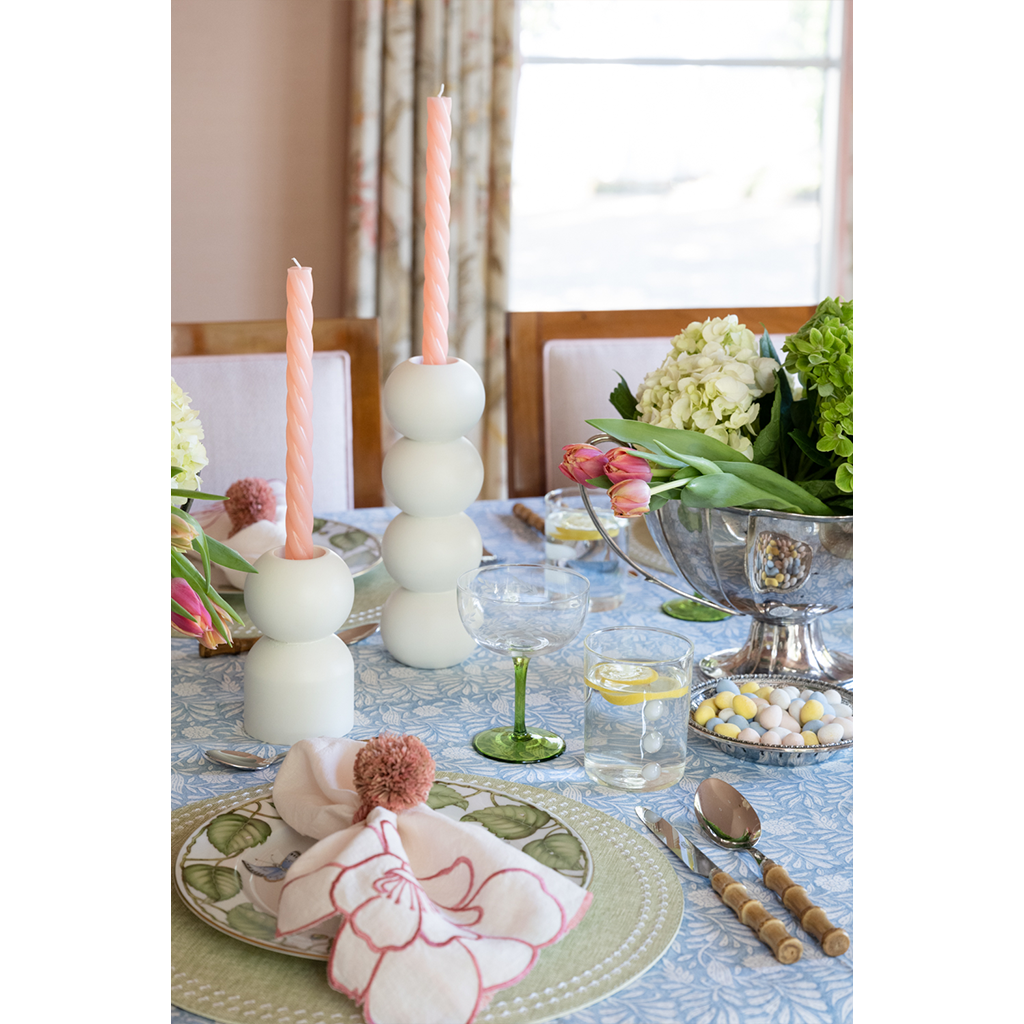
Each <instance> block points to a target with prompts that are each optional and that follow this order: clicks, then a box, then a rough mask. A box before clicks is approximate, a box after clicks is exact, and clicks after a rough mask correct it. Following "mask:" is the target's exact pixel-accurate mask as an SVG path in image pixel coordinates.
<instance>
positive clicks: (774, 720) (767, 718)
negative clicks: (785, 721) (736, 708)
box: [757, 704, 782, 729]
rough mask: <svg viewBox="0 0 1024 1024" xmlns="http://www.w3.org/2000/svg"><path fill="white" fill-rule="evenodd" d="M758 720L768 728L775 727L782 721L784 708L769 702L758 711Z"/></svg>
mask: <svg viewBox="0 0 1024 1024" xmlns="http://www.w3.org/2000/svg"><path fill="white" fill-rule="evenodd" d="M757 720H758V722H760V723H761V725H763V726H764V727H765V728H766V729H774V728H775V726H777V725H778V724H779V723H780V722H781V721H782V708H780V707H779V706H778V704H769V705H768V707H766V708H762V709H761V710H760V711H758V713H757Z"/></svg>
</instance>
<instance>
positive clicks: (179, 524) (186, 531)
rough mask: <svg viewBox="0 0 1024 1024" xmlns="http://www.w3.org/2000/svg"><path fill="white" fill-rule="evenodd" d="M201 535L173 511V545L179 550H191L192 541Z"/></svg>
mask: <svg viewBox="0 0 1024 1024" xmlns="http://www.w3.org/2000/svg"><path fill="white" fill-rule="evenodd" d="M198 536H199V533H198V531H197V530H196V528H195V527H194V526H193V525H192V524H191V523H190V522H188V520H186V519H182V518H181V516H176V515H175V514H174V513H173V512H172V513H171V547H172V548H174V549H175V550H177V551H191V550H192V541H193V540H194V539H195V538H196V537H198ZM186 585H187V584H186Z"/></svg>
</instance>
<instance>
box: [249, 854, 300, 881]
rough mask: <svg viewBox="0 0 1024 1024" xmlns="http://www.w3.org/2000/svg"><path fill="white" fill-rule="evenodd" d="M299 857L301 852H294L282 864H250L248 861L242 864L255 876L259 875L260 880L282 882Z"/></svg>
mask: <svg viewBox="0 0 1024 1024" xmlns="http://www.w3.org/2000/svg"><path fill="white" fill-rule="evenodd" d="M298 856H299V851H298V850H292V852H291V853H289V854H288V856H287V857H285V859H284V860H283V861H281V863H280V864H250V863H249V862H248V861H247V860H243V861H242V864H243V865H244V866H245V868H246V869H247V870H248V871H251V872H252V873H253V874H254V875H259V876H260V878H265V879H266V880H267V881H268V882H280V881H281V879H283V878H284V876H285V874H286V873H287V871H288V869H289V868H290V867H291V866H292V864H294V863H295V861H296V860H297V859H298Z"/></svg>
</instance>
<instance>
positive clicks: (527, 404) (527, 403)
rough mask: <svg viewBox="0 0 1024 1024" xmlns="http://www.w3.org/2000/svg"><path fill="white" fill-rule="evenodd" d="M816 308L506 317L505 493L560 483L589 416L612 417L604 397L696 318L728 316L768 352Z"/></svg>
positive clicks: (656, 361) (587, 432)
mask: <svg viewBox="0 0 1024 1024" xmlns="http://www.w3.org/2000/svg"><path fill="white" fill-rule="evenodd" d="M814 309H815V307H814V306H777V307H734V308H732V309H712V308H707V309H644V310H592V311H587V312H540V313H509V314H508V316H507V321H506V328H507V329H506V338H505V346H506V382H507V383H506V386H507V400H506V401H507V414H508V430H507V435H508V479H509V497H512V498H523V497H531V496H535V495H539V494H544V493H546V491H548V490H550V489H551V488H552V487H559V486H561V485H562V484H563V483H565V482H566V481H565V477H564V476H562V474H561V473H559V471H558V464H559V463H560V462H561V460H562V448H563V446H564V445H567V444H572V443H574V442H577V441H586V439H587V438H588V437H590V436H592V435H593V433H594V429H593V427H590V426H588V424H587V422H586V421H587V420H588V419H608V418H614V417H616V416H617V415H618V414H617V413H616V412H615V410H614V408H613V407H612V405H611V404H610V402H609V401H608V396H609V395H610V394H611V392H612V390H613V389H614V388H615V386H616V384H618V382H619V378H618V375H617V373H616V371H618V372H619V373H621V374H622V375H623V376H624V377H625V378H626V382H627V384H628V385H629V387H630V388H631V389H635V388H636V387H637V386H638V385H639V384H640V382H641V380H642V379H643V378H644V376H646V375H647V374H648V373H650V372H651V370H654V369H656V368H657V367H658V366H660V365H661V363H662V361H663V360H664V358H665V356H666V355H667V354H668V350H669V345H670V342H671V339H672V338H673V337H675V336H676V335H677V334H679V333H680V331H682V330H683V329H684V328H685V327H687V326H688V325H689V324H691V323H693V322H694V321H703V320H706V319H708V317H724V316H729V315H731V314H735V315H736V316H737V317H738V318H739V321H740V323H742V324H746V326H747V327H749V328H750V330H752V331H753V332H754V333H755V334H757V335H760V334H761V331H762V330H764V329H766V328H767V330H768V333H769V334H770V335H772V337H773V340H774V341H775V343H776V347H777V348H778V347H779V344H780V342H781V340H782V338H784V336H785V335H787V334H792V333H794V332H795V331H796V330H798V329H799V328H800V327H801V326H803V324H804V323H806V322H807V320H808V319H810V317H811V316H812V315H813V313H814Z"/></svg>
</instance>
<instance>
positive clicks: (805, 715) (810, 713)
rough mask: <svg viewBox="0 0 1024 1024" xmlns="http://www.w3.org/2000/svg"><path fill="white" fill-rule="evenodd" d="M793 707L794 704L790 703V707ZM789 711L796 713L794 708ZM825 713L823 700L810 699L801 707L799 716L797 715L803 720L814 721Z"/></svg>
mask: <svg viewBox="0 0 1024 1024" xmlns="http://www.w3.org/2000/svg"><path fill="white" fill-rule="evenodd" d="M792 707H793V705H792V704H791V705H790V709H792ZM789 713H790V714H791V715H793V714H795V713H794V712H793V711H792V710H790V712H789ZM823 714H825V708H824V706H823V705H822V703H821V701H820V700H809V701H807V703H806V704H804V706H803V707H802V708H801V709H800V714H799V715H798V716H796V717H798V718H799V719H800V721H801V722H810V721H812V720H814V719H819V720H820V719H821V716H822V715H823Z"/></svg>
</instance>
